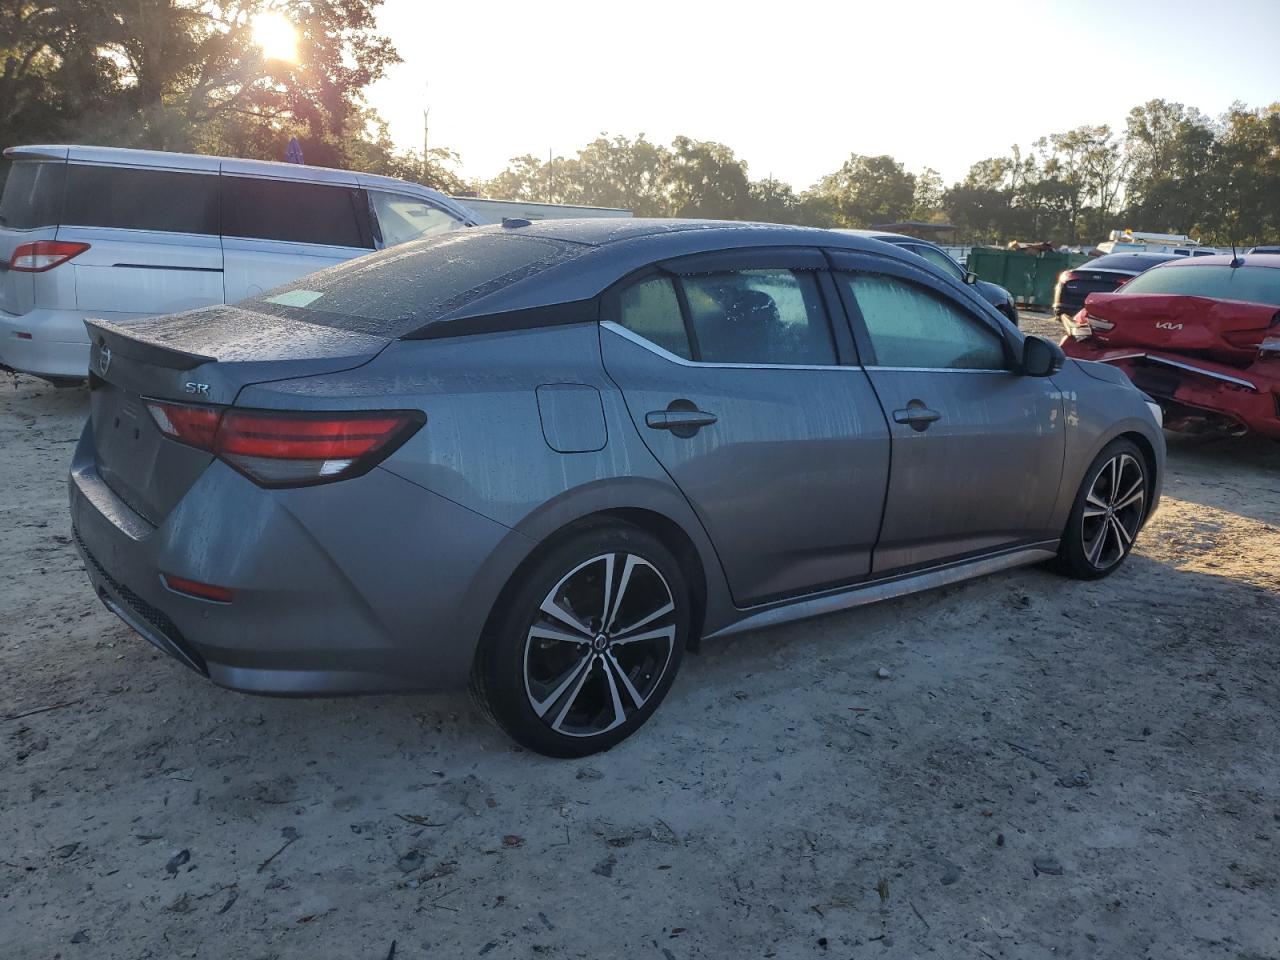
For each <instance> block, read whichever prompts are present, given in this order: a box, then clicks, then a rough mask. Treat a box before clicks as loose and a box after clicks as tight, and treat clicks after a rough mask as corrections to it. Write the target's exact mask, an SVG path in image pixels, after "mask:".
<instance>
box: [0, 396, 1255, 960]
mask: <svg viewBox="0 0 1280 960" xmlns="http://www.w3.org/2000/svg"><path fill="white" fill-rule="evenodd" d="M85 410H86V396H85V394H84V392H83V391H78V390H75V391H54V390H52V389H50V388H47V387H44V386H41V385H39V384H38V383H37V382H36V381H33V380H27V379H17V380H14V379H11V378H8V377H6V378H5V379H3V380H2V381H0V538H2V541H0V542H2V543H3V549H2V550H0V957H3V958H4V960H27V958H41V960H47V958H54V957H63V958H81V957H83V958H93V960H105V958H116V957H120V958H145V957H155V958H171V957H198V958H217V960H225V958H230V957H235V958H294V957H298V958H330V957H332V958H347V960H386V958H389V957H396V958H403V960H410V958H422V957H448V958H454V957H480V956H486V955H487V956H490V957H491V958H506V957H540V956H546V957H577V958H611V957H628V958H631V957H654V958H658V960H684V958H693V957H726V958H740V957H781V958H787V957H828V956H829V957H833V958H836V957H838V958H850V957H854V958H856V957H891V958H897V957H920V956H924V955H926V954H933V955H935V956H939V957H947V958H950V957H960V958H974V960H980V958H984V957H985V958H988V960H992V958H1000V960H1005V958H1010V960H1012V958H1020V960H1023V958H1033V960H1034V958H1041V957H1117V958H1138V957H1152V958H1162V960H1163V958H1170V957H1196V958H1218V957H1222V958H1232V960H1263V958H1271V960H1275V958H1280V687H1278V682H1280V650H1278V649H1277V642H1278V638H1280V630H1277V614H1278V613H1280V533H1278V530H1280V445H1275V444H1264V443H1258V442H1223V441H1213V442H1205V441H1203V440H1187V439H1180V440H1173V441H1172V442H1171V447H1172V454H1171V458H1170V475H1169V477H1168V481H1167V483H1166V499H1165V501H1164V504H1163V506H1162V508H1161V510H1160V512H1159V514H1158V515H1157V516H1156V517H1155V518H1154V520H1153V521H1152V522H1151V524H1150V526H1149V527H1148V528H1147V530H1146V532H1145V533H1144V535H1143V536H1142V537H1141V540H1140V543H1139V547H1138V550H1137V552H1136V554H1135V555H1134V557H1133V558H1132V559H1131V561H1130V562H1129V563H1128V564H1127V566H1126V567H1125V568H1124V569H1123V570H1122V571H1121V572H1120V573H1119V574H1117V575H1116V576H1114V577H1112V578H1111V579H1109V580H1107V581H1105V582H1102V583H1099V584H1093V585H1089V584H1083V583H1075V582H1071V581H1068V580H1064V579H1060V578H1059V577H1057V576H1055V575H1053V574H1052V573H1049V572H1046V571H1044V570H1041V569H1028V570H1022V571H1017V572H1014V573H1011V574H1002V575H998V576H994V577H991V578H988V579H986V580H982V581H978V582H974V583H970V584H966V585H963V586H959V587H954V588H948V589H944V590H940V591H936V592H933V593H930V594H927V595H923V596H919V597H914V598H910V599H907V600H903V601H895V602H890V603H886V604H881V605H879V606H876V607H871V608H866V609H863V610H859V611H855V612H851V613H848V614H842V615H837V616H832V617H829V618H826V619H823V620H820V621H816V622H809V623H803V624H797V625H793V626H788V627H784V628H779V629H774V630H770V631H767V632H760V633H755V634H749V635H745V636H743V637H741V638H738V639H735V640H732V641H726V642H721V643H713V644H709V645H708V649H706V651H705V652H704V653H703V654H702V655H700V656H695V657H691V658H688V659H687V660H686V663H685V668H684V670H683V672H682V674H681V676H680V677H679V679H678V680H677V682H676V685H675V688H674V689H673V691H672V693H671V695H670V697H669V699H668V700H667V702H666V704H665V705H664V706H663V708H662V709H661V710H660V711H659V712H658V714H657V716H656V717H655V718H654V719H653V720H652V721H651V722H650V724H649V725H648V727H647V728H646V729H645V730H644V731H642V732H641V734H640V735H638V736H636V737H635V738H633V739H632V740H631V741H629V742H627V743H625V744H623V745H622V746H620V747H618V748H617V749H615V750H614V751H612V752H611V753H609V754H607V755H603V756H599V757H595V758H592V759H590V760H589V761H587V762H557V761H551V760H545V759H542V758H540V757H537V756H533V755H530V754H528V753H524V752H521V751H518V750H517V749H515V748H513V747H512V746H511V745H510V743H509V742H508V741H507V740H506V739H505V738H504V737H503V736H502V735H501V734H500V733H499V732H497V731H496V730H495V729H491V728H490V727H488V726H486V725H485V724H484V723H483V722H482V721H481V720H480V718H479V717H478V716H477V715H476V714H475V713H474V712H473V710H472V709H471V707H470V705H469V703H468V702H467V700H466V699H465V697H464V696H462V695H451V696H434V697H427V696H401V697H385V698H365V699H347V700H328V701H324V700H319V701H283V700H263V699H254V698H250V697H246V696H242V695H239V694H234V693H229V692H226V691H223V690H219V689H216V688H215V687H213V686H212V685H210V684H209V683H208V682H206V681H204V680H202V679H201V678H199V677H198V676H196V675H195V674H193V673H191V672H189V671H187V670H185V669H183V668H182V667H180V666H178V665H177V664H176V663H173V662H171V661H169V660H167V659H165V658H163V657H162V656H160V655H159V654H158V653H156V652H154V651H153V650H152V648H151V647H150V646H148V645H147V644H146V643H145V642H143V641H142V640H140V639H139V638H137V637H136V636H134V635H132V634H131V633H130V631H129V630H128V629H127V628H126V627H124V626H123V625H122V624H120V623H119V622H118V621H116V620H115V618H113V617H112V616H111V615H109V614H108V613H107V612H106V611H105V610H104V609H103V608H102V607H101V606H100V605H99V604H98V603H97V601H96V600H95V599H94V597H93V595H92V593H91V592H90V590H89V588H88V585H87V582H86V580H85V577H84V575H83V572H82V570H81V566H80V561H79V559H78V558H77V556H76V554H75V551H74V549H73V547H72V545H71V543H70V541H69V533H70V530H69V524H68V518H67V511H66V506H65V495H64V486H63V478H64V474H65V472H66V467H67V463H68V460H69V457H70V454H71V450H72V446H73V442H74V440H75V438H76V436H77V434H78V433H79V430H80V424H81V422H82V420H83V418H84V416H85ZM880 667H887V668H888V669H889V670H890V671H891V673H892V677H891V679H888V680H879V679H876V671H877V669H878V668H880ZM47 707H54V708H55V709H50V710H48V711H47V712H42V713H34V714H32V715H30V716H25V717H16V718H15V717H14V715H17V714H22V713H25V712H28V711H35V710H39V709H41V708H47Z"/></svg>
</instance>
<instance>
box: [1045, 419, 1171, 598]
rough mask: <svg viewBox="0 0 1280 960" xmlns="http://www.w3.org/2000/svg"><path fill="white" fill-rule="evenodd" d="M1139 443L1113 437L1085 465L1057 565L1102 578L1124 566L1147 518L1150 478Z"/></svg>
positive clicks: (1073, 574) (1070, 571)
mask: <svg viewBox="0 0 1280 960" xmlns="http://www.w3.org/2000/svg"><path fill="white" fill-rule="evenodd" d="M1147 474H1148V468H1147V462H1146V459H1145V458H1144V457H1143V455H1142V451H1141V450H1139V449H1138V445H1137V444H1135V443H1134V442H1133V441H1131V440H1126V439H1124V438H1120V439H1117V440H1113V441H1111V443H1109V444H1107V445H1106V447H1104V448H1103V450H1102V452H1101V453H1100V454H1098V456H1097V458H1096V459H1095V460H1094V461H1093V463H1092V464H1090V466H1089V469H1088V470H1086V471H1085V475H1084V480H1083V482H1081V484H1080V489H1079V491H1078V492H1077V493H1076V499H1075V503H1074V504H1072V507H1071V515H1070V516H1069V517H1068V518H1067V527H1066V530H1064V531H1063V534H1062V541H1061V543H1060V545H1059V547H1058V559H1057V564H1056V565H1057V568H1058V570H1059V571H1060V572H1062V573H1064V574H1066V575H1067V576H1070V577H1075V578H1076V579H1078V580H1100V579H1102V578H1103V577H1107V576H1110V575H1111V574H1113V573H1115V571H1116V570H1118V569H1119V568H1120V565H1121V564H1122V563H1124V561H1125V558H1126V557H1128V556H1129V552H1130V551H1131V550H1132V549H1133V543H1134V540H1135V539H1136V538H1137V536H1138V531H1139V530H1140V529H1141V528H1142V522H1143V520H1144V519H1146V515H1147V509H1148V505H1149V499H1150V496H1151V478H1150V477H1149V476H1148V475H1147Z"/></svg>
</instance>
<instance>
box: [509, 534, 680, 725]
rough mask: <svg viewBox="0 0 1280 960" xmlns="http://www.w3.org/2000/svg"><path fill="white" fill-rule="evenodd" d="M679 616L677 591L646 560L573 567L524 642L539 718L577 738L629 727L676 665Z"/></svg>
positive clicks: (614, 557) (614, 556) (610, 556)
mask: <svg viewBox="0 0 1280 960" xmlns="http://www.w3.org/2000/svg"><path fill="white" fill-rule="evenodd" d="M675 613H676V608H675V601H674V599H673V596H672V593H671V588H670V586H669V585H668V584H667V581H666V579H665V578H664V577H663V576H662V574H661V573H660V572H659V571H658V569H657V568H656V567H655V566H654V565H653V564H651V563H650V562H649V561H647V560H645V559H644V558H643V557H639V556H636V555H635V554H631V553H606V554H602V555H600V556H597V557H593V558H592V559H590V560H587V561H586V562H584V563H581V564H579V565H578V566H576V567H574V568H573V569H572V570H570V571H569V572H568V573H567V574H565V575H564V576H563V577H562V578H561V579H560V581H559V582H558V583H557V584H556V585H555V586H554V587H553V588H552V589H551V591H550V592H549V593H548V594H547V595H546V598H545V599H544V600H543V601H542V604H541V606H540V607H539V608H538V613H537V615H536V617H535V618H534V621H533V624H532V625H531V626H530V627H529V632H528V635H527V637H526V639H525V645H524V686H525V693H526V694H527V696H528V698H529V705H530V706H531V707H532V708H533V711H534V713H535V714H537V716H538V717H539V718H540V719H541V720H542V722H543V723H545V724H546V725H547V726H549V727H550V728H551V729H552V730H553V731H555V732H556V733H559V734H562V735H565V736H571V737H590V736H595V735H597V734H601V733H606V732H608V731H610V730H613V729H614V728H616V727H618V726H620V725H621V724H623V723H625V722H626V721H627V719H628V718H630V717H631V716H632V715H633V714H635V712H636V711H638V710H640V709H641V708H642V707H643V706H644V705H645V703H647V702H648V700H649V698H650V697H651V696H653V694H654V692H655V691H656V690H657V689H658V686H659V684H660V683H661V681H662V678H663V676H664V674H665V673H666V671H667V668H668V666H669V665H670V663H671V655H672V652H673V650H674V649H675V636H676V625H675V624H676V617H675Z"/></svg>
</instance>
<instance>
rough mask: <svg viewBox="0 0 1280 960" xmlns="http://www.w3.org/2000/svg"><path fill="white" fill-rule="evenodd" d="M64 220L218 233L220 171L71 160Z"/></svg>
mask: <svg viewBox="0 0 1280 960" xmlns="http://www.w3.org/2000/svg"><path fill="white" fill-rule="evenodd" d="M62 222H63V223H64V224H67V225H71V226H78V227H114V228H117V229H121V230H159V231H163V232H166V233H200V234H206V235H210V236H215V237H216V236H217V235H218V175H217V174H216V173H182V172H179V171H176V170H155V169H150V168H147V167H110V166H94V165H92V164H82V163H72V164H68V165H67V183H66V198H65V200H64V201H63V206H62Z"/></svg>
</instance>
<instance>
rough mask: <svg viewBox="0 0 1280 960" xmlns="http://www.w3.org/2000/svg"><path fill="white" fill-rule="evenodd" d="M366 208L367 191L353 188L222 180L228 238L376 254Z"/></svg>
mask: <svg viewBox="0 0 1280 960" xmlns="http://www.w3.org/2000/svg"><path fill="white" fill-rule="evenodd" d="M362 209H363V212H362ZM368 209H369V207H368V201H367V199H366V197H365V194H364V191H363V190H360V189H357V188H355V187H344V186H340V185H331V184H322V183H295V182H293V181H289V180H265V179H260V178H257V177H233V176H226V175H224V176H223V178H222V235H223V236H225V237H244V238H247V239H251V240H286V241H289V242H291V243H320V244H325V245H326V246H331V247H361V248H365V249H372V248H373V232H372V228H371V226H370V223H369V214H368Z"/></svg>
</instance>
